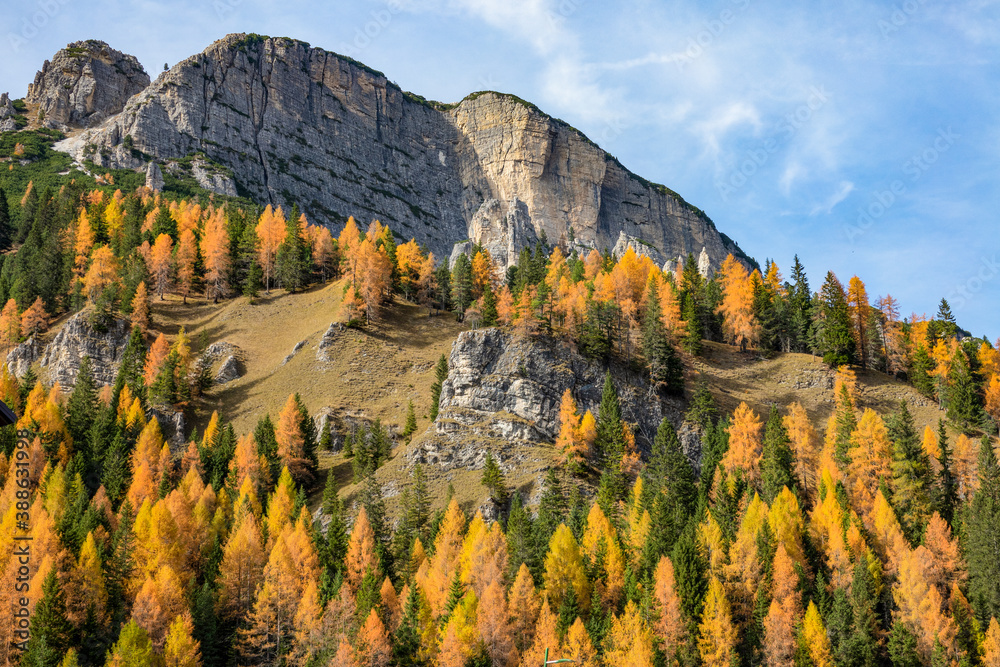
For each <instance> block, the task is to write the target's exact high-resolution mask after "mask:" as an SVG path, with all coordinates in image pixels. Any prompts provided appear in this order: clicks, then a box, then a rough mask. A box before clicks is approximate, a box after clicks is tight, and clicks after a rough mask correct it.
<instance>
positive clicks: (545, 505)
mask: <svg viewBox="0 0 1000 667" xmlns="http://www.w3.org/2000/svg"><path fill="white" fill-rule="evenodd" d="M566 510H567V505H566V494H565V493H564V492H563V486H562V482H561V481H560V480H559V475H558V474H557V473H556V471H555V468H549V470H548V472H546V473H545V485H544V487H543V490H542V497H541V499H540V500H539V501H538V515H537V516H536V517H535V540H534V541H535V546H536V547H537V549H538V552H537V554H536V556H537V558H538V561H539V562H541V561H543V560H544V559H545V554H546V553H547V552H548V549H549V540H551V539H552V535H553V534H554V533H555V532H556V528H558V527H559V524H561V523H563V521H565V519H566Z"/></svg>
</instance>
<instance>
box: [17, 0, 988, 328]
mask: <svg viewBox="0 0 1000 667" xmlns="http://www.w3.org/2000/svg"><path fill="white" fill-rule="evenodd" d="M7 15H8V22H6V26H5V27H6V28H7V32H6V34H5V35H0V90H10V92H11V93H12V94H13V95H14V96H16V97H19V96H22V95H23V94H24V92H25V91H26V90H27V84H28V83H29V82H30V81H31V79H32V77H33V76H34V72H35V71H36V70H37V69H38V68H39V66H40V65H41V63H42V61H43V60H44V59H45V58H47V57H49V56H51V55H52V54H53V53H54V52H55V51H57V50H58V49H59V48H61V47H62V46H65V44H66V43H68V42H70V41H75V40H77V39H85V38H90V37H93V38H98V39H103V40H105V41H107V42H108V43H109V44H111V45H112V46H114V47H115V48H117V49H120V50H122V51H125V52H127V53H132V54H134V55H136V56H137V57H138V58H139V60H140V61H141V62H142V64H143V65H144V66H145V67H146V70H147V71H148V72H150V74H151V75H152V76H154V77H155V75H156V74H157V73H158V72H159V71H160V70H161V69H162V68H163V64H164V63H168V64H170V65H173V64H174V63H176V62H177V61H179V60H181V59H183V58H185V57H187V56H189V55H191V54H193V53H197V52H199V51H201V50H203V49H204V48H205V47H206V46H207V45H208V44H209V43H210V42H212V41H213V40H215V39H217V38H219V37H221V36H222V35H224V34H226V33H230V32H258V33H262V34H268V35H283V36H289V37H296V38H298V39H302V40H305V41H308V42H310V43H311V44H313V45H315V46H320V47H323V48H326V49H329V50H332V51H336V52H339V53H344V54H347V55H350V56H352V57H354V58H356V59H358V60H361V61H362V62H364V63H366V64H368V65H370V66H372V67H374V68H376V69H379V70H382V71H383V72H385V73H386V75H387V76H388V77H389V78H390V79H392V80H393V81H395V82H396V83H398V84H399V85H400V86H402V87H403V88H404V89H407V90H411V91H413V92H416V93H418V94H420V95H423V96H424V97H427V98H430V99H437V100H441V101H449V102H450V101H457V100H459V99H461V98H462V97H464V96H465V95H466V94H468V93H470V92H472V91H475V90H481V89H495V90H501V91H505V92H510V93H514V94H516V95H519V96H520V97H523V98H525V99H527V100H530V101H532V102H534V103H536V104H537V105H538V106H540V107H541V108H542V109H544V110H545V111H547V112H548V113H550V114H552V115H554V116H558V117H560V118H563V119H564V120H566V121H568V122H569V123H570V124H572V125H573V126H575V127H577V128H579V129H580V130H582V131H583V132H585V133H586V134H587V135H588V136H589V137H590V138H591V139H593V140H594V141H596V142H597V143H599V144H600V145H601V146H603V147H604V148H605V149H606V150H608V151H609V152H611V153H612V154H614V155H616V156H617V157H618V158H619V159H620V160H621V161H622V163H623V164H625V166H626V167H628V168H630V169H632V170H633V171H635V172H637V173H638V174H640V175H642V176H644V177H646V178H649V179H650V180H654V181H658V182H661V183H664V184H666V185H667V186H669V187H671V188H673V189H674V190H676V191H677V192H679V193H681V194H682V195H683V196H684V197H685V198H686V199H687V200H688V201H690V202H691V203H693V204H694V205H696V206H698V207H700V208H702V209H704V210H705V211H706V212H707V213H708V214H709V215H710V216H711V217H712V218H713V219H714V220H715V222H716V224H717V225H718V227H719V228H720V229H721V230H722V231H724V232H726V233H727V234H729V235H730V236H731V237H733V238H734V239H736V240H737V241H738V242H739V243H740V245H741V246H742V247H743V248H744V249H745V250H746V251H747V252H748V253H749V254H751V255H753V256H754V257H756V258H757V259H758V260H760V261H761V262H762V263H763V261H764V259H765V258H772V259H774V260H775V261H777V262H778V265H779V266H780V267H781V269H782V271H783V273H784V275H785V276H786V277H787V275H788V273H789V266H790V265H791V262H792V258H793V256H794V255H795V254H796V253H798V255H799V257H800V258H801V260H802V262H803V263H804V265H805V267H806V269H807V270H808V272H809V277H810V280H811V285H812V287H813V288H814V289H817V288H818V287H819V285H820V284H821V282H822V279H823V277H824V275H825V273H826V271H827V270H832V271H834V272H835V273H836V274H837V276H838V277H839V278H840V279H841V280H842V281H843V282H844V283H845V284H846V282H847V281H848V279H849V278H850V277H851V276H852V275H854V274H857V275H859V276H860V277H861V278H862V279H863V280H864V281H865V283H866V284H867V286H868V291H869V295H870V296H871V297H872V299H873V300H874V299H875V297H877V296H878V295H884V294H886V293H891V294H892V295H893V296H895V297H896V298H898V299H899V301H900V305H901V311H902V312H903V313H905V314H909V313H911V312H916V313H918V314H919V313H924V312H927V313H928V314H933V313H934V312H936V310H937V304H938V301H939V300H940V299H941V297H943V296H944V297H948V299H949V301H950V302H951V304H952V308H953V310H954V312H955V314H956V316H957V318H958V321H959V323H960V324H961V325H962V326H964V327H965V328H967V329H969V330H971V331H972V332H973V333H974V334H975V335H986V336H988V337H989V338H990V339H995V338H996V337H997V336H998V335H1000V309H998V307H997V306H998V304H1000V263H998V262H1000V235H998V231H1000V226H998V224H997V218H998V210H1000V189H998V187H997V184H998V182H1000V169H998V165H1000V161H998V155H1000V114H998V113H996V110H997V109H1000V105H998V102H1000V100H998V97H1000V67H998V64H1000V57H998V56H1000V54H998V50H1000V48H998V47H1000V2H997V1H996V0H979V1H971V2H961V1H960V2H944V1H942V0H905V1H904V2H896V3H887V2H856V1H853V0H846V1H841V2H806V3H782V2H774V1H771V2H764V1H762V0H716V1H714V2H694V1H691V0H678V1H675V0H666V1H664V0H660V1H657V2H652V1H648V0H637V1H635V2H628V3H623V2H607V1H604V2H599V1H597V0H338V1H337V2H335V3H318V2H305V1H300V0H285V1H284V2H282V3H280V6H279V4H278V3H273V2H265V1H259V0H177V1H174V2H169V3H166V2H163V3H157V2H152V1H149V0H147V1H144V2H114V1H111V0H104V1H100V0H98V1H86V0H34V2H25V3H20V4H19V5H18V6H16V7H11V8H10V9H9V10H8V12H7Z"/></svg>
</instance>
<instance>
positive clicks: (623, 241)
mask: <svg viewBox="0 0 1000 667" xmlns="http://www.w3.org/2000/svg"><path fill="white" fill-rule="evenodd" d="M629 248H632V251H633V252H634V253H635V254H637V255H645V256H646V257H649V258H650V259H651V260H653V264H656V265H657V266H659V265H660V264H662V263H663V255H662V254H661V253H660V251H659V250H657V249H656V248H654V247H653V246H652V245H650V244H649V243H647V242H646V241H643V240H642V239H638V238H635V237H634V236H629V235H628V234H626V233H625V232H621V233H619V234H618V241H617V242H615V247H614V248H613V249H612V251H611V254H613V255H614V256H615V257H616V258H618V259H620V258H621V256H622V255H624V254H625V252H626V251H627V250H628V249H629Z"/></svg>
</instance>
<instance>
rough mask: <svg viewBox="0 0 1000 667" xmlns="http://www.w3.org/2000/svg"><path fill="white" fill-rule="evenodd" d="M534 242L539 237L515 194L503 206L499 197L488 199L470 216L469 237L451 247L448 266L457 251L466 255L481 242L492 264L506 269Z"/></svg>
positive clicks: (456, 256) (524, 205)
mask: <svg viewBox="0 0 1000 667" xmlns="http://www.w3.org/2000/svg"><path fill="white" fill-rule="evenodd" d="M537 242H538V236H537V235H536V234H535V228H534V227H533V226H532V224H531V216H529V215H528V207H527V205H526V204H525V203H524V202H523V201H520V200H518V199H517V198H516V197H515V199H514V201H512V202H511V203H510V205H509V206H507V207H506V208H505V207H504V206H503V204H502V203H501V202H500V200H499V199H487V200H486V201H485V202H483V205H482V206H480V207H479V210H478V211H476V214H475V215H474V216H472V222H470V223H469V239H468V240H467V241H463V242H461V243H456V244H455V246H454V247H453V248H452V250H451V257H450V258H449V260H448V265H449V266H454V265H455V260H456V259H458V256H459V255H460V254H462V253H465V254H469V252H470V251H471V250H472V246H473V245H480V246H482V247H484V248H486V250H487V251H489V253H490V257H491V258H492V259H493V262H494V263H495V264H497V265H498V266H500V267H501V268H503V269H506V268H507V267H510V266H514V265H515V264H517V258H518V255H519V254H520V252H521V250H522V249H523V248H530V247H532V246H534V245H535V243H537Z"/></svg>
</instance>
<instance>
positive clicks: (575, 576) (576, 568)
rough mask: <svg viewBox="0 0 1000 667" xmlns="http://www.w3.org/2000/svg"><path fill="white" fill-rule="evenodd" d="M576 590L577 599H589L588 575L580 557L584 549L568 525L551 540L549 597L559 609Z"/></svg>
mask: <svg viewBox="0 0 1000 667" xmlns="http://www.w3.org/2000/svg"><path fill="white" fill-rule="evenodd" d="M570 589H572V590H573V591H574V592H575V594H576V599H577V600H589V599H590V590H589V584H588V582H587V575H586V573H585V572H584V569H583V561H582V560H581V557H580V547H579V546H578V545H577V543H576V539H575V538H574V537H573V533H572V532H571V531H570V529H569V528H567V527H566V524H559V527H558V528H556V532H555V533H554V534H553V535H552V539H551V540H550V541H549V553H548V555H546V556H545V596H546V598H547V599H548V600H549V601H550V602H551V603H552V605H553V606H555V607H556V608H558V607H559V605H560V604H561V603H562V601H563V598H564V597H565V596H566V595H567V594H568V593H569V591H570Z"/></svg>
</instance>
